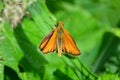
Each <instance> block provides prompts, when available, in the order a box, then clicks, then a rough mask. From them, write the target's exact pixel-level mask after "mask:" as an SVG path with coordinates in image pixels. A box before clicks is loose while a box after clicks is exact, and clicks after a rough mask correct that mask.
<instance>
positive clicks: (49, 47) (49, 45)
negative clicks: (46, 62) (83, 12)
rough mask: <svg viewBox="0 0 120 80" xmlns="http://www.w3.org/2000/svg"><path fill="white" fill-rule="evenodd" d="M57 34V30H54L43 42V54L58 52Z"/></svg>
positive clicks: (41, 47)
mask: <svg viewBox="0 0 120 80" xmlns="http://www.w3.org/2000/svg"><path fill="white" fill-rule="evenodd" d="M56 32H57V31H56V30H53V31H52V32H51V33H50V34H48V35H47V36H46V37H45V38H44V39H43V40H42V42H41V44H40V46H39V48H40V49H41V51H42V52H43V53H49V52H54V51H55V50H56Z"/></svg>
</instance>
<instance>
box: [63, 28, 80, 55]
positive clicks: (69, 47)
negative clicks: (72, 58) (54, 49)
mask: <svg viewBox="0 0 120 80" xmlns="http://www.w3.org/2000/svg"><path fill="white" fill-rule="evenodd" d="M62 45H63V46H62V51H63V52H65V53H69V54H71V55H80V51H79V49H78V48H77V46H76V43H75V41H74V39H73V38H72V37H71V36H70V34H69V33H68V32H67V31H66V30H64V35H63V42H62Z"/></svg>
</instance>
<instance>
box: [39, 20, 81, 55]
mask: <svg viewBox="0 0 120 80" xmlns="http://www.w3.org/2000/svg"><path fill="white" fill-rule="evenodd" d="M63 26H64V25H63V23H62V22H58V23H57V26H56V28H55V29H54V30H53V31H51V33H50V34H48V35H47V36H46V37H45V38H44V39H43V40H42V42H41V44H40V46H39V48H40V50H41V51H42V52H43V53H49V52H54V51H55V50H57V51H58V56H61V54H62V52H64V53H67V54H71V55H80V54H81V53H80V51H79V49H78V48H77V46H76V43H75V41H74V39H73V38H72V37H71V36H70V34H69V33H68V32H67V31H66V30H65V29H64V28H63Z"/></svg>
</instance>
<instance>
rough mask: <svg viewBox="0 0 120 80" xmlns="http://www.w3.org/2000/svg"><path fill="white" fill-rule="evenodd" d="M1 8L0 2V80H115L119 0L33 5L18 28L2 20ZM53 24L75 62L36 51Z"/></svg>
mask: <svg viewBox="0 0 120 80" xmlns="http://www.w3.org/2000/svg"><path fill="white" fill-rule="evenodd" d="M13 1H14V0H13ZM23 1H24V3H28V2H30V0H23ZM31 1H32V0H31ZM5 3H6V2H5V1H4V0H3V1H0V12H1V13H0V80H120V78H119V77H120V9H119V8H120V0H33V2H32V3H31V5H28V6H26V8H23V9H25V11H23V12H22V14H24V16H23V17H22V18H21V19H20V20H19V23H18V22H16V23H17V26H14V25H13V23H12V22H10V19H9V16H8V18H7V19H4V17H5V16H4V14H3V11H4V10H5V6H6V5H8V4H5ZM24 5H27V4H24ZM16 8H17V7H16ZM10 11H11V10H10ZM26 12H27V13H28V14H26ZM11 17H12V19H14V17H15V18H16V16H14V14H13V15H12V16H11ZM57 21H62V22H63V23H64V28H65V29H66V30H67V31H69V33H70V34H71V35H72V36H73V38H74V39H75V41H76V43H77V46H78V47H79V49H80V51H81V55H80V56H78V57H70V56H67V55H62V56H61V57H58V55H57V53H56V52H54V53H53V54H52V53H50V54H46V55H45V54H43V53H42V52H41V51H40V50H39V48H38V47H39V44H40V42H41V40H42V39H43V38H44V37H45V35H47V34H48V33H49V32H50V31H51V30H53V28H55V27H54V25H56V23H57ZM13 27H14V28H13Z"/></svg>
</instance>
